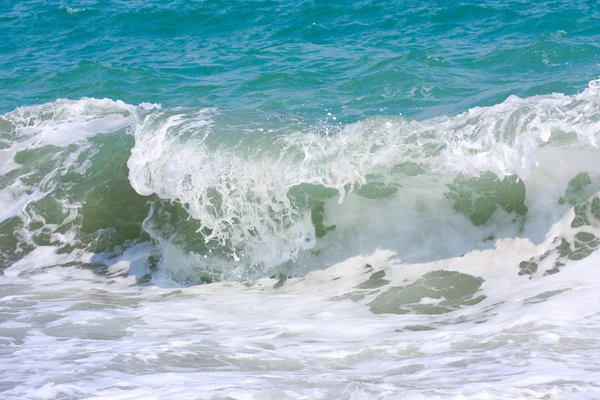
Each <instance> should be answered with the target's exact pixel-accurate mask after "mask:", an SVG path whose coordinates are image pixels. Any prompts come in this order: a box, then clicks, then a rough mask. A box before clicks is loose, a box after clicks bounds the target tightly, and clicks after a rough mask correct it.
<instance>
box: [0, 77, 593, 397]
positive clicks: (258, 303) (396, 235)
mask: <svg viewBox="0 0 600 400" xmlns="http://www.w3.org/2000/svg"><path fill="white" fill-rule="evenodd" d="M599 105H600V99H599V97H598V90H597V84H596V83H594V82H593V83H591V84H590V88H589V89H587V90H586V91H584V92H582V93H581V94H579V95H576V96H564V95H561V94H555V95H551V96H538V97H532V98H527V99H519V98H516V97H511V98H509V99H507V100H506V101H505V102H503V103H502V104H499V105H496V106H493V107H487V108H477V109H474V110H471V111H469V112H467V113H464V114H461V115H458V116H455V117H444V118H436V119H432V120H427V121H409V120H406V119H402V118H389V117H377V118H372V119H367V120H365V121H360V122H358V123H355V124H351V125H348V126H345V127H338V128H333V127H330V126H327V127H320V128H318V127H314V126H313V127H306V126H304V127H300V128H298V126H297V125H294V126H293V127H291V128H289V129H288V128H285V127H284V128H282V129H281V130H280V131H276V132H272V133H273V134H272V135H271V136H269V135H265V134H263V133H262V132H261V134H260V135H253V132H252V129H248V132H245V133H244V135H245V136H243V137H242V138H241V139H240V136H239V135H238V136H235V135H233V136H231V137H225V138H224V137H223V136H219V135H217V134H215V131H216V130H218V129H223V128H222V126H225V125H228V121H227V116H226V115H220V114H219V112H217V111H216V110H213V109H206V110H205V109H203V110H183V109H170V110H162V109H160V108H158V107H156V106H153V105H141V106H139V107H134V106H130V105H127V104H124V103H120V102H113V101H111V100H94V99H84V100H80V101H74V102H71V101H62V100H61V101H57V102H56V103H50V104H46V105H42V106H37V107H30V108H24V109H20V110H17V111H15V112H13V113H9V114H5V115H3V116H2V117H1V118H2V120H0V123H2V125H0V129H4V130H2V131H0V132H1V133H2V137H1V139H2V143H9V144H10V145H9V147H8V148H7V149H4V150H2V152H3V153H0V154H2V157H4V158H3V159H2V160H4V161H6V162H7V164H5V165H9V166H8V167H6V168H5V169H4V170H3V175H2V179H4V180H3V181H1V182H2V191H1V192H0V195H1V196H2V197H0V200H1V201H2V211H3V212H5V214H2V216H4V218H10V217H11V216H15V215H17V216H19V217H20V218H22V219H24V220H26V222H28V224H25V225H26V226H24V227H22V228H20V229H21V235H22V236H23V238H24V239H23V240H24V241H26V242H27V243H26V244H27V245H28V246H31V247H32V248H31V249H29V250H28V251H27V252H24V255H23V257H22V258H20V259H19V260H13V259H10V258H7V259H6V260H5V261H3V262H5V263H6V264H5V265H3V273H2V275H1V276H0V357H1V360H2V362H0V391H1V392H2V397H3V398H6V399H9V400H12V399H23V398H31V399H60V398H68V399H78V398H87V399H133V398H136V399H157V398H160V399H169V398H207V399H211V398H212V399H225V398H232V399H265V398H273V399H275V398H277V399H279V398H290V399H301V398H305V399H340V398H341V399H353V400H356V399H506V398H513V399H527V398H549V399H562V398H569V399H572V398H573V399H589V398H594V397H597V396H598V395H599V394H600V386H599V385H598V382H600V363H599V362H598V360H600V337H599V336H598V331H599V330H600V306H599V304H600V290H599V289H600V275H598V274H597V273H595V269H596V268H597V265H598V263H599V262H600V258H599V255H598V253H597V252H596V251H595V250H596V248H597V247H598V245H599V243H598V238H600V226H599V223H598V220H599V218H598V213H599V211H598V201H597V199H596V200H594V199H595V198H596V197H597V196H598V194H597V193H596V192H597V191H598V190H599V189H600V187H599V186H598V185H599V182H600V180H599V179H598V178H599V177H600V166H599V165H598V163H597V160H598V155H599V154H598V149H597V147H596V146H595V144H596V139H597V135H598V133H599V125H598V124H599V121H600V107H599ZM6 123H8V126H9V129H8V130H6V129H5V127H6V126H7V125H6ZM219 124H220V125H219ZM260 125H261V124H260V123H256V124H254V125H252V126H258V129H262V126H260ZM124 130H128V131H129V132H130V133H131V134H132V135H133V137H134V138H135V145H134V147H133V149H132V153H131V157H130V158H129V163H128V167H129V180H130V182H131V185H132V186H133V188H135V190H136V191H137V192H138V193H140V194H141V195H150V194H156V195H157V196H159V197H161V198H162V199H164V200H171V201H174V202H179V203H181V204H183V205H184V207H185V210H186V212H188V213H189V216H190V218H192V220H193V219H198V220H200V221H201V224H202V226H201V229H208V230H207V231H206V230H204V231H200V232H197V233H196V234H198V235H201V234H202V235H206V238H208V241H209V242H210V243H209V244H213V243H215V242H219V243H220V244H222V245H224V246H230V247H229V248H230V249H232V250H233V253H232V254H230V255H232V256H235V257H229V258H228V257H226V256H223V255H221V256H220V257H217V256H214V257H213V255H212V254H213V253H210V252H209V253H208V254H204V253H202V252H200V251H198V252H194V251H186V249H185V246H183V245H181V240H179V239H180V238H177V237H176V234H174V233H173V232H174V231H175V232H177V231H179V230H180V227H179V226H175V227H170V228H171V229H170V230H167V231H168V232H169V234H164V232H163V231H161V229H160V228H161V227H160V224H159V223H158V222H159V221H157V220H156V217H157V215H156V214H153V213H158V211H157V210H158V209H157V208H152V211H151V213H150V215H148V217H147V218H146V221H145V222H144V226H145V228H146V230H147V232H148V233H149V234H150V236H151V237H152V239H153V241H152V242H146V243H137V244H136V245H134V246H132V247H129V248H128V249H125V250H124V251H122V252H121V253H119V255H118V256H109V255H108V254H96V253H93V252H91V251H90V250H89V249H82V248H77V247H75V248H70V249H69V248H68V247H63V246H62V245H64V244H69V243H72V242H73V236H72V235H73V231H74V230H75V229H76V228H77V223H78V222H77V217H78V207H79V206H80V205H78V204H72V203H70V202H69V201H67V199H62V198H57V199H56V200H57V202H58V203H59V205H60V206H61V207H60V211H61V212H62V213H64V214H65V215H66V217H65V218H66V219H68V220H69V221H71V222H72V229H71V230H59V229H52V230H51V232H52V235H50V238H49V240H48V241H47V243H46V244H42V245H40V244H36V243H35V241H34V240H33V237H32V236H31V232H30V231H28V229H29V228H28V227H27V226H29V225H31V224H29V223H30V222H32V221H33V222H37V223H41V224H44V226H45V227H47V226H50V225H51V222H48V221H46V220H45V219H44V218H43V216H41V215H38V214H36V213H35V212H33V211H32V210H31V209H30V208H29V207H28V206H27V204H31V203H33V202H36V201H37V200H38V199H39V198H40V197H43V196H44V195H45V196H52V195H54V193H55V192H56V190H57V187H59V185H60V180H59V179H58V178H59V177H61V176H63V174H67V173H74V174H77V173H79V172H77V171H80V172H81V173H82V172H84V171H85V170H86V168H88V167H89V157H88V160H85V158H86V157H85V156H86V155H88V154H91V153H86V152H88V151H92V150H93V149H91V148H90V146H92V145H91V143H90V141H92V142H93V139H92V138H93V137H94V136H96V135H97V134H112V133H117V134H121V133H123V131H124ZM259 132H260V131H259ZM246 134H247V135H246ZM265 138H266V139H265ZM50 146H54V147H52V148H51V149H52V150H53V153H51V155H50V156H49V157H48V158H47V159H44V160H42V161H44V162H45V163H41V162H40V163H35V162H33V163H30V164H27V160H26V158H24V157H18V156H17V154H19V152H21V151H23V150H39V149H44V148H50ZM40 154H42V153H40ZM42 155H43V154H42ZM24 160H25V161H24ZM18 161H21V162H18ZM86 162H87V163H86ZM407 162H411V163H412V164H406V163H407ZM43 165H46V166H48V167H47V168H46V169H41V170H39V169H40V168H41V167H42V166H43ZM407 165H408V167H407ZM415 166H416V167H415ZM417 167H418V168H417ZM410 168H412V169H410ZM487 171H492V172H494V173H495V174H496V175H497V176H499V177H502V176H508V175H513V174H516V175H518V176H519V178H520V179H522V180H524V181H525V188H526V198H525V205H526V207H527V208H528V211H527V212H526V213H524V214H516V213H515V212H512V213H511V212H510V211H505V210H503V209H501V207H500V208H499V209H497V210H496V211H495V212H494V213H493V215H492V216H491V217H490V218H489V220H487V221H486V222H485V223H483V224H481V225H477V226H474V225H473V223H472V221H470V220H469V218H468V216H466V215H465V214H464V213H461V212H458V211H457V210H456V209H455V208H454V207H453V204H452V202H450V201H449V199H448V197H447V196H446V193H447V191H448V190H450V189H449V186H448V185H450V184H452V183H453V182H454V178H456V177H457V176H459V174H463V175H462V176H463V177H469V176H477V175H478V174H480V173H482V172H487ZM580 173H585V175H584V176H585V177H587V179H588V181H585V180H584V182H583V184H582V185H580V186H581V187H575V189H576V190H575V189H573V188H574V186H573V185H569V182H570V181H572V179H573V178H574V177H576V176H578V174H580ZM373 182H374V183H375V184H373ZM300 184H304V185H306V184H312V185H318V186H320V189H319V190H323V188H330V189H334V190H335V193H337V195H335V196H333V197H327V196H325V197H322V198H320V201H322V203H323V204H322V205H321V206H322V208H323V215H322V218H323V221H322V225H323V226H325V227H327V226H331V225H333V224H335V225H336V229H335V230H329V231H327V233H326V235H325V236H324V237H321V238H318V239H317V238H316V228H315V225H314V223H313V222H312V221H311V218H312V217H311V214H310V213H311V211H310V207H308V208H307V207H304V208H303V207H301V206H298V205H296V204H294V203H293V196H292V195H290V191H291V190H292V189H293V188H294V187H297V186H298V185H300ZM369 184H371V186H368V185H369ZM19 185H21V186H19ZM392 187H393V188H395V190H393V189H390V188H392ZM313 189H314V188H313ZM369 190H370V191H369ZM373 193H375V194H376V195H373ZM217 198H218V199H219V200H218V201H217V200H216V199H217ZM156 204H158V202H157V203H156ZM265 205H269V207H270V208H268V209H267V208H266V206H265ZM157 207H158V206H157ZM513 220H515V221H517V222H513ZM575 222H577V223H575ZM38 225H39V224H38ZM3 229H4V226H3ZM31 229H36V228H31ZM28 235H29V236H28ZM490 237H491V239H490ZM0 239H1V238H0ZM307 239H308V240H307ZM207 248H208V249H210V247H207ZM157 255H158V256H161V257H162V261H161V262H160V263H158V264H157V263H156V259H155V257H156V256H157ZM205 256H208V257H206V258H205ZM247 260H250V261H247ZM286 260H296V264H295V267H296V269H292V270H291V271H289V270H286V269H285V268H283V269H281V270H280V271H281V272H283V273H284V274H283V275H282V276H277V278H276V279H268V278H264V276H265V273H269V274H270V273H271V272H273V270H271V269H269V267H272V266H275V265H278V263H282V262H283V261H286ZM257 262H258V263H262V264H263V265H264V266H265V267H266V268H265V270H263V271H260V273H258V274H256V276H262V278H261V279H256V280H251V281H246V282H218V283H211V284H207V285H202V286H194V287H180V286H179V285H178V282H194V281H196V282H197V281H199V280H200V278H199V276H200V275H201V274H200V273H201V272H202V271H203V268H204V267H205V265H204V264H203V263H207V264H211V265H213V266H218V267H220V268H223V269H224V270H228V271H230V272H231V274H230V275H229V276H228V277H229V278H233V277H236V276H237V277H240V276H241V277H244V276H246V277H247V276H248V275H249V274H244V271H245V269H244V267H245V266H249V265H251V264H253V263H257ZM244 263H245V264H244ZM156 268H158V270H156ZM318 268H322V269H318ZM127 271H128V273H129V276H124V274H125V273H126V272H127ZM286 272H291V273H289V274H285V273H286ZM149 274H152V275H151V276H152V279H151V280H150V281H149ZM236 274H237V275H236ZM294 274H298V276H296V277H293V276H288V275H294Z"/></svg>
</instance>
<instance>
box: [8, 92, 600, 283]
mask: <svg viewBox="0 0 600 400" xmlns="http://www.w3.org/2000/svg"><path fill="white" fill-rule="evenodd" d="M599 134H600V87H599V85H598V82H597V81H592V82H591V83H590V85H589V87H588V88H587V89H585V90H584V91H583V92H581V93H580V94H577V95H574V96H568V95H564V94H552V95H545V96H533V97H528V98H519V97H516V96H510V97H508V98H507V99H506V100H505V101H504V102H502V103H500V104H497V105H494V106H491V107H476V108H472V109H470V110H469V111H467V112H465V113H462V114H459V115H456V116H453V117H436V118H432V119H425V120H414V119H408V118H403V117H386V116H376V117H369V118H366V119H363V120H361V121H358V122H355V123H348V124H341V123H337V122H335V121H334V120H331V119H330V120H329V121H326V122H323V121H321V122H319V121H316V120H311V119H307V118H306V119H302V118H299V117H298V116H291V115H286V114H275V113H264V112H259V111H244V112H240V111H234V110H224V109H216V108H202V109H189V108H162V107H160V106H158V105H154V104H147V103H144V104H140V105H139V106H133V105H129V104H126V103H123V102H121V101H113V100H108V99H104V100H96V99H85V98H84V99H81V100H77V101H72V100H57V101H55V102H52V103H46V104H43V105H39V106H30V107H21V108H18V109H16V110H14V111H12V112H9V113H6V114H4V115H2V116H1V117H0V140H1V150H0V161H1V165H2V169H1V170H0V173H1V176H0V188H1V190H0V199H2V203H3V207H2V210H0V220H1V223H0V224H1V225H0V228H1V230H2V235H3V240H2V244H3V245H2V248H1V251H2V259H3V260H4V261H3V264H7V263H9V262H15V261H17V260H19V259H22V258H23V257H25V256H26V255H27V254H29V253H31V252H32V251H34V250H35V249H36V248H39V247H40V246H42V247H43V246H52V247H54V248H55V249H57V250H56V251H57V252H58V253H59V254H75V253H77V254H83V253H82V252H88V253H92V254H104V255H105V256H108V257H114V256H117V255H121V254H123V253H124V252H125V251H127V249H129V248H131V247H132V246H135V245H136V244H137V243H140V242H148V241H149V242H151V243H152V244H153V246H154V249H155V250H154V256H153V258H152V262H151V271H150V273H151V274H150V275H149V278H154V279H168V280H173V281H175V282H178V283H182V284H194V283H201V282H212V281H215V280H239V279H242V280H245V279H256V278H260V277H264V276H272V275H278V274H283V275H286V276H288V275H295V274H305V273H307V272H310V271H312V270H315V269H319V268H324V267H326V266H329V265H331V264H332V263H335V262H338V261H341V260H343V259H345V258H347V257H348V255H352V254H358V253H360V252H363V253H364V252H372V251H374V250H375V249H377V248H379V247H382V248H387V249H391V250H394V251H396V252H397V253H398V255H399V256H400V257H401V258H402V259H403V260H404V261H406V262H413V263H414V262H426V261H432V260H439V259H444V258H449V257H456V256H460V255H462V254H465V253H467V252H470V251H472V250H474V249H486V248H493V247H494V245H495V243H496V241H497V240H498V239H502V238H511V237H524V238H528V239H530V240H532V241H533V242H534V243H540V242H541V241H543V240H545V239H546V236H547V235H548V232H549V230H550V228H551V227H552V225H553V224H554V223H556V222H557V221H558V220H559V219H560V218H561V217H562V216H563V215H564V214H565V213H566V212H567V211H568V210H569V209H575V210H577V209H578V207H579V209H581V210H583V209H586V208H585V207H587V206H585V204H588V203H589V207H592V208H593V204H595V203H593V202H592V199H593V196H594V195H595V193H596V192H597V191H598V190H600V186H599V183H600V180H599V177H600V165H598V163H597V162H596V160H597V159H598V157H599V156H600V153H599V150H598V148H597V137H598V135H599ZM582 207H583V208H582ZM581 212H583V211H581ZM590 212H593V211H590ZM584 214H585V213H584ZM90 264H91V265H93V264H94V262H93V260H91V261H90Z"/></svg>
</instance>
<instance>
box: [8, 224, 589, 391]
mask: <svg viewBox="0 0 600 400" xmlns="http://www.w3.org/2000/svg"><path fill="white" fill-rule="evenodd" d="M571 217H572V215H565V218H564V219H563V220H561V221H559V222H557V223H556V224H555V225H554V226H553V228H552V232H554V233H559V232H567V231H569V230H570V228H569V222H570V219H571ZM552 248H553V243H552V240H551V237H550V236H549V238H548V240H547V241H545V242H544V243H542V244H540V245H538V246H535V245H534V244H533V243H531V242H530V241H528V240H526V239H507V240H504V241H500V242H498V243H497V247H496V249H493V250H487V251H483V252H482V251H473V252H471V253H469V254H466V255H465V256H464V257H458V258H454V259H448V260H442V261H437V262H433V263H425V264H404V263H402V262H401V261H400V260H398V259H397V258H396V257H395V256H394V253H393V252H390V251H384V250H378V251H376V252H374V253H373V254H369V255H359V256H355V257H351V258H348V259H347V260H345V261H344V262H342V263H339V264H337V265H333V266H331V267H330V268H328V269H326V270H322V271H316V272H314V273H312V274H309V275H308V276H306V277H304V278H293V279H289V280H288V281H286V282H285V283H283V285H275V284H276V281H275V280H270V279H263V280H259V281H255V282H253V283H252V284H251V285H250V286H246V285H243V284H238V283H234V284H232V283H215V284H210V285H203V286H196V287H188V288H165V289H161V288H158V287H139V286H136V285H134V284H133V283H134V281H133V280H132V278H117V279H114V278H113V279H111V283H109V282H108V280H107V278H105V277H103V276H98V275H95V274H94V273H92V272H91V271H89V270H84V269H77V268H73V267H50V268H45V269H43V270H39V271H38V273H36V274H34V275H29V276H26V277H25V276H24V275H22V274H21V275H20V274H12V273H9V274H5V276H4V277H1V278H0V284H1V285H2V287H3V288H5V289H7V290H5V291H4V294H3V295H2V297H1V298H0V304H1V306H2V307H1V309H0V312H1V313H2V319H3V320H4V321H6V322H5V323H4V324H3V325H0V336H1V338H0V343H2V346H3V347H2V352H3V353H2V354H3V360H4V361H5V362H3V363H0V368H1V369H2V373H1V374H0V376H1V378H0V382H1V383H2V387H3V389H4V393H3V396H4V398H6V399H20V398H32V399H45V398H50V399H54V398H61V397H66V398H87V399H132V398H139V399H151V398H161V399H162V398H174V397H176V398H186V397H193V398H198V397H200V398H206V399H222V398H232V399H264V398H283V399H286V398H290V399H292V398H293V399H297V398H320V399H357V398H358V399H506V398H514V399H528V398H549V399H561V398H579V399H588V398H594V396H597V395H598V394H599V393H600V386H598V382H599V381H600V364H599V363H598V359H600V358H599V356H600V345H599V344H600V342H599V339H598V335H597V332H598V329H599V328H600V317H599V315H600V309H599V306H598V304H600V294H599V293H600V291H599V290H598V288H599V287H600V278H598V274H595V273H594V269H595V268H596V266H597V264H598V262H599V261H600V259H599V258H598V256H597V255H593V256H590V257H588V258H587V259H585V260H583V261H572V262H569V263H568V264H567V265H566V266H564V267H563V268H561V271H560V272H559V273H558V274H554V275H550V276H542V274H541V273H538V274H534V276H533V279H531V280H530V279H527V278H526V277H524V276H519V275H518V274H517V271H518V268H517V267H518V265H519V262H520V261H521V260H522V259H523V258H528V257H530V256H535V255H537V254H541V253H545V252H547V251H549V250H550V251H552ZM144 252H145V250H144V249H142V248H140V249H139V251H138V252H137V255H135V256H133V257H130V258H131V259H132V260H136V259H138V260H139V258H140V257H143V254H144ZM146 254H147V253H146ZM38 256H39V257H43V258H44V260H41V261H38V264H40V265H42V264H44V265H46V263H47V262H48V257H47V254H46V253H44V254H42V253H38V254H37V255H35V256H32V259H31V260H30V264H35V263H36V261H34V258H36V257H38ZM118 262H119V263H123V262H127V261H126V259H125V258H124V259H122V260H120V261H118ZM367 265H368V266H367ZM366 266H367V267H366ZM11 269H12V268H11ZM11 269H9V271H10V270H11ZM17 269H19V268H17ZM439 270H445V271H454V272H456V273H461V274H465V275H464V276H465V277H467V276H473V277H476V278H477V277H480V278H483V279H484V280H485V281H484V282H483V285H482V286H481V287H480V289H479V290H480V291H479V292H478V293H479V294H483V295H485V296H486V298H485V299H484V300H482V301H480V302H479V303H477V304H474V305H462V306H461V307H459V308H457V309H456V310H455V311H452V312H447V313H443V314H423V313H419V312H417V313H414V312H412V313H408V314H389V313H387V314H386V313H384V314H377V313H374V312H373V309H374V308H373V304H374V303H377V298H378V297H379V296H381V295H382V294H385V292H386V291H390V292H393V290H394V288H398V287H407V285H410V284H411V283H414V282H416V281H418V280H419V279H422V277H423V276H424V275H425V274H426V273H427V272H431V271H439ZM381 272H385V275H384V278H385V279H386V280H387V281H388V282H386V283H384V284H383V285H381V286H379V287H376V286H371V287H369V288H366V287H364V286H363V288H361V287H360V284H361V283H363V284H364V283H365V282H369V281H373V278H372V276H373V275H375V274H378V276H382V274H381ZM378 279H379V278H378ZM461 279H466V278H461ZM457 283H458V284H460V280H459V281H454V283H452V282H448V285H452V284H457ZM361 296H362V298H361ZM405 300H406V299H405ZM416 300H418V299H413V300H412V301H416ZM392 301H396V302H401V301H402V299H400V298H396V299H395V300H392ZM425 303H431V301H426V302H425ZM413 304H417V303H413ZM392 308H393V307H392Z"/></svg>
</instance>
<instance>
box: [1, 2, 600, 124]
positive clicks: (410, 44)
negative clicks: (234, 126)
mask: <svg viewBox="0 0 600 400" xmlns="http://www.w3.org/2000/svg"><path fill="white" fill-rule="evenodd" d="M3 8H4V10H3V12H2V16H1V24H2V34H1V35H2V41H1V42H2V43H1V44H0V46H1V47H0V54H1V57H2V58H1V59H0V74H1V75H0V110H1V111H3V112H8V111H11V110H13V109H14V108H15V107H18V106H22V105H33V104H41V103H46V102H50V101H54V100H55V99H57V98H69V99H79V98H81V97H96V98H105V97H106V98H110V99H120V100H123V101H125V102H126V103H130V104H139V103H141V102H151V103H160V104H162V105H163V107H178V106H180V107H220V108H231V109H252V110H263V111H265V112H290V113H292V114H293V115H309V116H311V117H315V118H323V117H325V116H326V114H327V113H326V112H325V110H327V111H331V112H332V113H335V114H339V115H341V116H342V117H346V119H347V120H356V119H359V118H363V117H365V116H367V115H398V114H403V115H406V116H414V117H417V118H425V117H432V116H439V115H446V114H449V115H452V114H456V113H458V112H462V111H465V110H467V109H468V108H470V107H474V106H488V105H493V104H496V103H499V102H502V101H503V100H504V99H506V97H508V96H509V95H511V94H514V95H518V96H532V95H538V94H549V93H553V92H561V93H566V94H574V93H576V92H579V91H581V90H582V88H583V87H585V86H586V85H587V82H589V81H590V80H592V79H594V78H595V77H597V76H598V70H599V66H598V63H599V62H600V60H599V58H598V56H599V53H600V49H599V46H598V43H599V42H600V40H599V39H600V28H599V27H598V24H597V20H598V18H599V17H600V9H599V6H598V3H597V2H595V1H570V2H555V1H540V2H524V1H514V2H500V1H484V2H480V3H478V4H475V3H473V2H458V1H449V2H442V1H426V2H421V1H391V2H390V1H387V2H376V1H357V2H355V1H353V2H335V3H331V2H320V1H299V2H292V3H290V2H272V1H248V2H246V1H244V2H217V1H204V2H185V1H181V2H179V1H169V2H162V1H143V2H141V1H129V2H108V1H80V2H76V3H72V2H53V1H32V2H26V3H23V2H16V1H8V3H7V4H6V6H4V7H3Z"/></svg>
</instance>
